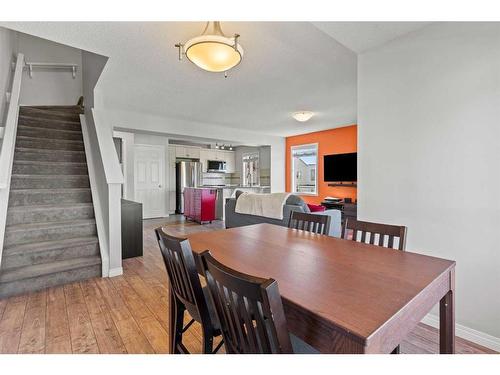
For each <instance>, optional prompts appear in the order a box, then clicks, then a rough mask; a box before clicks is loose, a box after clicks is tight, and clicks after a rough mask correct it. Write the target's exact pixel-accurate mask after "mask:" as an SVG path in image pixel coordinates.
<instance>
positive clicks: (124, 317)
mask: <svg viewBox="0 0 500 375" xmlns="http://www.w3.org/2000/svg"><path fill="white" fill-rule="evenodd" d="M160 225H162V226H166V227H167V228H168V231H169V232H170V233H172V234H173V235H178V236H182V235H183V234H187V233H193V232H199V231H211V230H214V229H220V228H222V223H221V222H214V223H213V224H207V225H203V226H202V225H199V224H196V223H191V222H185V221H184V220H183V219H182V218H181V217H179V216H173V217H170V218H166V219H155V220H146V221H144V256H143V257H141V258H133V259H127V260H125V261H124V262H123V268H124V274H123V275H122V276H117V277H113V278H95V279H90V280H86V281H83V282H79V283H73V284H68V285H65V286H62V287H56V288H49V289H46V290H42V291H39V292H36V293H30V294H28V295H22V296H17V297H11V298H8V299H3V300H1V299H0V353H167V351H168V341H167V340H168V321H167V319H168V313H167V310H168V296H167V274H166V272H165V268H164V266H163V261H162V259H161V255H160V251H159V249H158V244H157V243H156V239H155V236H154V232H153V229H154V228H156V227H158V226H160ZM184 340H185V344H186V346H187V348H188V349H189V350H190V351H191V352H193V353H200V351H201V331H200V326H199V325H197V324H195V325H193V326H192V327H191V328H190V329H189V330H188V331H187V332H186V333H185V334H184ZM216 343H218V341H217V342H216ZM401 349H402V352H403V353H437V352H438V332H437V330H436V329H435V328H432V327H429V326H427V325H424V324H419V325H418V327H417V328H416V329H415V330H414V331H413V332H412V333H411V334H410V335H409V337H408V338H407V339H406V340H405V341H404V342H403V343H402V345H401ZM456 350H457V353H483V354H484V353H495V352H494V351H492V350H490V349H487V348H484V347H481V346H479V345H476V344H474V343H471V342H468V341H466V340H463V339H461V338H457V339H456ZM221 352H223V350H221Z"/></svg>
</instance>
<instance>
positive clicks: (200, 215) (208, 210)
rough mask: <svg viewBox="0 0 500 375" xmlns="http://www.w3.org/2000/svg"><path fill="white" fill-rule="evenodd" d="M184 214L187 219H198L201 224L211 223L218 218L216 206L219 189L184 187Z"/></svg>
mask: <svg viewBox="0 0 500 375" xmlns="http://www.w3.org/2000/svg"><path fill="white" fill-rule="evenodd" d="M183 194H184V216H185V217H186V219H189V220H193V221H196V222H198V223H200V224H203V223H205V222H209V223H211V222H212V221H213V220H215V219H216V207H215V203H216V200H217V195H218V191H217V189H214V188H208V187H185V188H184V192H183Z"/></svg>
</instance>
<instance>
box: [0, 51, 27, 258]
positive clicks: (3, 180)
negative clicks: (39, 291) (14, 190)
mask: <svg viewBox="0 0 500 375" xmlns="http://www.w3.org/2000/svg"><path fill="white" fill-rule="evenodd" d="M23 67H24V55H23V54H22V53H18V54H17V60H16V65H15V68H14V76H13V78H12V89H11V94H10V101H9V106H8V108H7V117H6V121H5V127H4V133H3V140H2V148H1V149H0V264H1V262H2V251H3V244H4V237H5V225H6V223H7V206H8V203H9V191H10V177H11V173H12V162H13V160H14V150H15V146H16V135H17V120H18V115H19V97H20V94H21V81H22V77H23Z"/></svg>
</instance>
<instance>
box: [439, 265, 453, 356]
mask: <svg viewBox="0 0 500 375" xmlns="http://www.w3.org/2000/svg"><path fill="white" fill-rule="evenodd" d="M439 352H440V353H441V354H455V273H454V271H452V272H450V290H449V291H448V293H446V295H445V296H444V297H443V298H441V301H440V303H439Z"/></svg>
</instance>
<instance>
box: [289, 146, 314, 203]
mask: <svg viewBox="0 0 500 375" xmlns="http://www.w3.org/2000/svg"><path fill="white" fill-rule="evenodd" d="M290 155H291V158H292V160H291V166H292V168H291V170H292V176H291V178H292V179H291V180H292V193H297V194H302V195H318V144H309V145H300V146H292V147H291V153H290Z"/></svg>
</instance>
